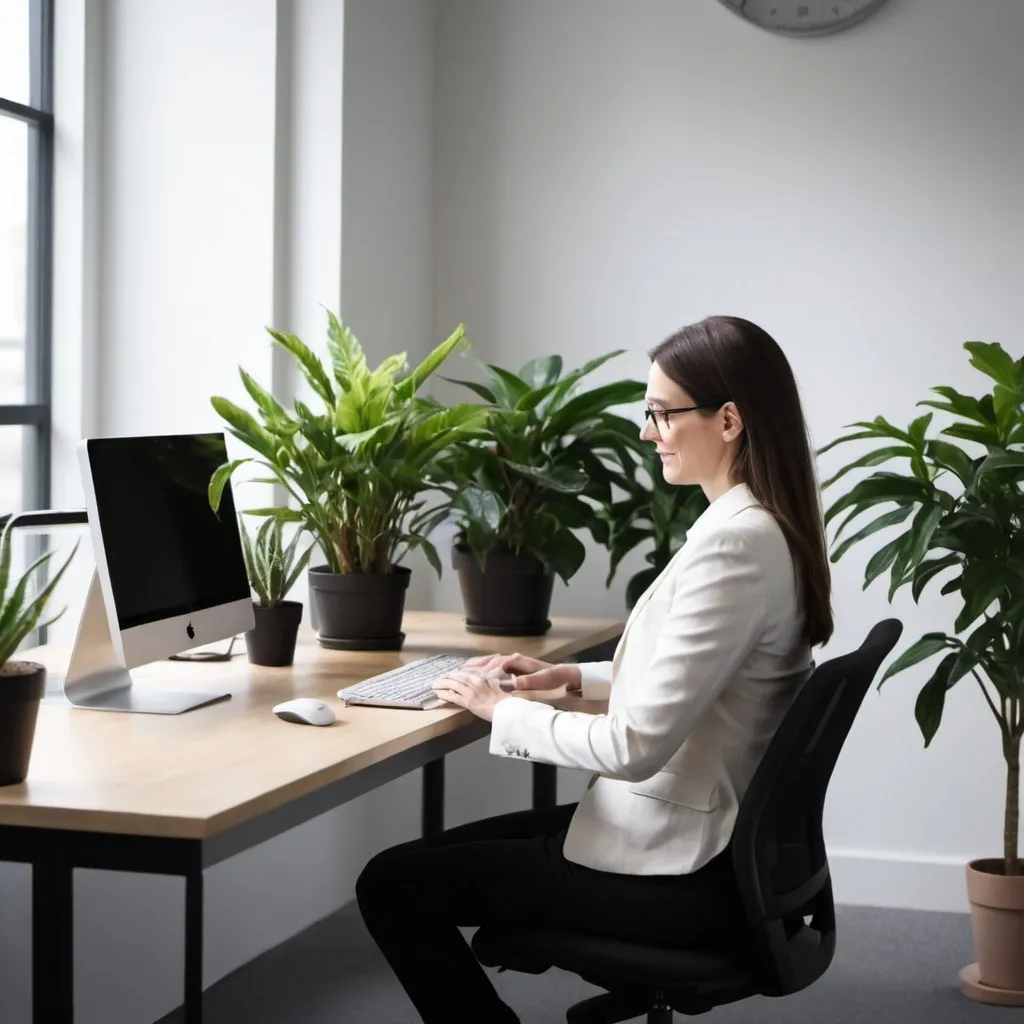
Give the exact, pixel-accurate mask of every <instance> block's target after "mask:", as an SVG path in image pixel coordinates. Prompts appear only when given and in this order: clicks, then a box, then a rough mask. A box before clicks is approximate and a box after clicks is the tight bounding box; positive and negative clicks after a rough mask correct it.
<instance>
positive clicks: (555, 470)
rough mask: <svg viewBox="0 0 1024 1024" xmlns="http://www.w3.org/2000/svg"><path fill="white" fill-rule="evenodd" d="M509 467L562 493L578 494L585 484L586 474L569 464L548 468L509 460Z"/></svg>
mask: <svg viewBox="0 0 1024 1024" xmlns="http://www.w3.org/2000/svg"><path fill="white" fill-rule="evenodd" d="M508 465H509V469H512V470H514V471H515V472H516V473H519V474H521V475H522V476H525V477H527V478H528V479H530V480H533V481H534V482H535V483H538V484H541V485H542V486H544V487H548V488H550V489H551V490H553V491H560V492H561V493H563V494H578V493H579V492H580V491H582V490H584V489H585V488H586V486H587V477H586V474H585V473H583V472H581V471H580V470H579V469H577V468H573V467H571V466H552V467H551V468H550V469H536V468H534V467H533V466H526V465H523V464H522V463H518V462H510V463H509V464H508Z"/></svg>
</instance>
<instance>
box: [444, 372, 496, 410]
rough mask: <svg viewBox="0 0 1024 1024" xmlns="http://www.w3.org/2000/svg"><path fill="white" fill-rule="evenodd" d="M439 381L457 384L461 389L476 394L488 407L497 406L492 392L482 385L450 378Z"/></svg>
mask: <svg viewBox="0 0 1024 1024" xmlns="http://www.w3.org/2000/svg"><path fill="white" fill-rule="evenodd" d="M441 380H446V381H448V383H449V384H458V385H460V386H461V387H464V388H469V390H470V391H473V392H475V393H476V394H478V395H479V396H480V397H481V398H482V399H483V400H484V401H485V402H487V403H488V405H496V404H497V401H498V400H497V399H496V398H495V397H494V392H493V391H491V389H490V388H487V387H484V385H483V384H477V383H476V381H472V380H455V379H454V378H452V377H442V378H441Z"/></svg>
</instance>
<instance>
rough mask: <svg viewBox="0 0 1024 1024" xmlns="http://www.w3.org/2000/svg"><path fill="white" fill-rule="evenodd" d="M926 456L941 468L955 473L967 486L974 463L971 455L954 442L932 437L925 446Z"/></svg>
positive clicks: (972, 473) (971, 475)
mask: <svg viewBox="0 0 1024 1024" xmlns="http://www.w3.org/2000/svg"><path fill="white" fill-rule="evenodd" d="M926 451H927V454H928V457H929V458H930V459H931V460H932V461H933V462H935V463H936V464H937V465H939V466H941V467H942V468H943V469H946V470H949V472H951V473H953V474H955V475H956V476H957V477H958V478H959V480H960V482H961V483H962V484H963V485H964V486H967V485H968V484H969V483H970V482H971V480H972V479H973V477H974V463H973V461H972V460H971V457H970V456H969V455H968V454H967V453H966V452H965V451H964V450H963V449H961V448H958V447H957V446H956V445H955V444H950V443H949V442H948V441H939V440H937V439H932V440H931V441H929V442H928V445H927V448H926Z"/></svg>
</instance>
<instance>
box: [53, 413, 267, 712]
mask: <svg viewBox="0 0 1024 1024" xmlns="http://www.w3.org/2000/svg"><path fill="white" fill-rule="evenodd" d="M79 454H80V458H81V468H82V482H83V489H84V492H85V502H86V512H87V515H88V519H89V531H90V534H91V537H92V542H93V549H94V551H95V554H96V573H95V576H94V578H93V581H92V585H91V586H90V589H89V594H88V596H87V598H86V607H85V610H84V612H83V615H82V621H81V624H80V626H79V631H78V637H77V639H76V642H75V651H74V653H73V654H72V659H71V664H70V665H69V668H68V675H67V677H66V678H65V680H64V684H63V697H64V698H65V699H66V700H67V701H69V702H70V703H72V704H74V705H76V706H80V707H92V708H101V709H105V710H117V711H147V712H157V713H163V714H178V713H180V712H182V711H188V710H190V709H192V708H195V707H201V706H202V705H204V704H209V703H212V702H214V701H217V700H223V699H225V698H227V697H229V696H230V694H227V693H216V692H212V691H211V692H205V693H195V692H189V693H185V692H181V691H178V690H176V689H175V690H157V689H155V688H153V687H151V686H149V685H148V684H147V685H146V686H143V687H136V686H133V685H132V679H131V674H130V672H129V671H128V670H129V669H132V668H135V667H137V666H139V665H143V664H146V663H147V662H152V661H157V660H159V659H162V658H167V657H169V656H170V655H174V654H178V653H180V652H181V651H184V650H187V649H189V648H192V647H195V646H197V645H200V644H206V643H210V642H212V641H218V640H224V639H227V638H229V637H233V636H235V635H236V634H237V633H240V632H243V631H245V630H248V629H252V628H253V607H252V595H251V591H250V589H249V580H248V576H247V574H246V569H245V561H244V558H243V556H242V545H241V538H240V536H239V530H238V519H237V516H236V514H235V506H234V500H233V497H232V493H231V485H230V483H229V484H228V485H227V486H226V487H225V488H224V494H223V497H222V499H221V504H220V509H219V511H218V512H214V511H213V510H212V509H211V508H210V502H209V498H208V489H209V483H210V477H211V476H212V475H213V473H214V471H215V470H216V469H217V467H218V466H221V465H223V463H224V462H226V461H227V449H226V445H225V441H224V435H223V434H222V433H207V434H166V435H158V436H152V437H107V438H93V439H90V440H87V441H83V442H82V444H81V445H80V447H79ZM183 671H184V670H183ZM202 671H203V670H202V669H199V668H196V669H195V673H196V677H197V679H198V678H201V673H202Z"/></svg>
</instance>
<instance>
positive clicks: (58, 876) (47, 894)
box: [32, 860, 75, 1024]
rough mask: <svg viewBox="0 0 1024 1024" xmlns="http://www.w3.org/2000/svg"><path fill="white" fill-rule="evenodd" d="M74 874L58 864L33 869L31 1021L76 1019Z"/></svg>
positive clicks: (49, 1023)
mask: <svg viewBox="0 0 1024 1024" xmlns="http://www.w3.org/2000/svg"><path fill="white" fill-rule="evenodd" d="M74 894H75V889H74V874H73V870H72V868H71V865H70V864H65V863H62V862H61V861H59V860H55V861H51V862H49V863H43V864H39V863H36V864H34V865H33V866H32V1021H33V1024H73V1022H74V1019H75V957H74Z"/></svg>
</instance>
